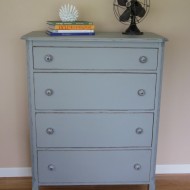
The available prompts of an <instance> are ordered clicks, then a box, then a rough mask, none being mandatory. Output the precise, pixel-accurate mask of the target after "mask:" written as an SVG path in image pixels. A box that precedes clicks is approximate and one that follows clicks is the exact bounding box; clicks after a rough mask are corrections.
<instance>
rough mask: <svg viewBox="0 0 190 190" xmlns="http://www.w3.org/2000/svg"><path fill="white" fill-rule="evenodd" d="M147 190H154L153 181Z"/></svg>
mask: <svg viewBox="0 0 190 190" xmlns="http://www.w3.org/2000/svg"><path fill="white" fill-rule="evenodd" d="M148 190H156V186H155V182H154V181H153V182H151V183H150V184H149V188H148Z"/></svg>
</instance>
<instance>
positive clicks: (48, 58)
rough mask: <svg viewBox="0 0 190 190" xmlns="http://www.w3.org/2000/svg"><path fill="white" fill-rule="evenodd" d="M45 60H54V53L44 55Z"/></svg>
mask: <svg viewBox="0 0 190 190" xmlns="http://www.w3.org/2000/svg"><path fill="white" fill-rule="evenodd" d="M44 60H45V61H46V62H48V63H49V62H52V61H53V56H52V55H50V54H48V55H45V56H44Z"/></svg>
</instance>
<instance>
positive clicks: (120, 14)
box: [113, 0, 150, 35]
mask: <svg viewBox="0 0 190 190" xmlns="http://www.w3.org/2000/svg"><path fill="white" fill-rule="evenodd" d="M113 9H114V14H115V16H116V18H117V19H118V20H119V21H120V22H121V23H124V24H125V23H126V24H128V23H130V26H129V27H128V29H127V30H126V31H125V32H123V34H128V35H141V34H143V32H141V31H140V30H139V29H138V27H137V24H138V23H139V22H141V21H142V20H143V19H144V18H145V17H146V15H147V14H148V12H149V9H150V0H114V3H113Z"/></svg>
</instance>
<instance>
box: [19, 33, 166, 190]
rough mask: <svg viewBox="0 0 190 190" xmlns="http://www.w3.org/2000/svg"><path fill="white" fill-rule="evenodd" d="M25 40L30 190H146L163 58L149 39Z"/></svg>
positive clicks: (159, 44) (160, 44)
mask: <svg viewBox="0 0 190 190" xmlns="http://www.w3.org/2000/svg"><path fill="white" fill-rule="evenodd" d="M22 39H24V40H26V46H27V66H28V89H29V110H30V112H29V113H30V134H31V158H32V177H33V188H32V189H33V190H39V187H40V186H50V185H53V186H55V185H60V186H62V185H113V184H114V185H116V184H118V185H128V184H130V185H133V184H139V185H143V184H144V185H147V186H148V187H149V190H155V166H156V152H157V139H158V138H157V137H158V128H159V110H160V94H161V80H162V68H163V51H164V44H165V41H166V39H165V38H164V37H161V36H159V35H156V34H152V33H145V34H144V35H140V36H127V35H122V34H120V33H97V34H96V35H95V36H73V37H72V36H66V37H49V36H48V35H46V34H45V33H44V32H31V33H29V34H26V35H24V36H23V37H22Z"/></svg>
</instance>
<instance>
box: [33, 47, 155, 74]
mask: <svg viewBox="0 0 190 190" xmlns="http://www.w3.org/2000/svg"><path fill="white" fill-rule="evenodd" d="M33 57H34V68H35V69H69V70H70V69H71V70H72V69H73V70H78V69H82V70H89V69H97V70H99V69H100V70H101V69H106V70H121V69H122V70H123V69H128V70H156V69H157V49H139V48H82V47H81V48H63V47H62V48H58V47H34V48H33Z"/></svg>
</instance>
